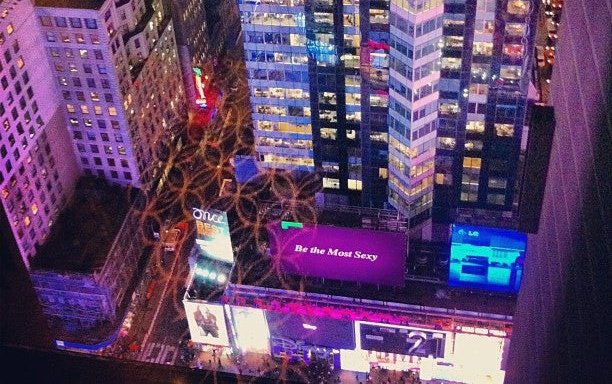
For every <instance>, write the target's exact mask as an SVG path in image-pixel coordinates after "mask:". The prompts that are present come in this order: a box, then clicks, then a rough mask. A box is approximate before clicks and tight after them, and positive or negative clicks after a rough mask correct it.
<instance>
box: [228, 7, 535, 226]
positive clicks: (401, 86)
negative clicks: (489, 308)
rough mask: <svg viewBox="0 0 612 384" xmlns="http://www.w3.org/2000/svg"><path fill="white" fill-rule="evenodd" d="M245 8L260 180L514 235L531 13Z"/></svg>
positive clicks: (447, 9)
mask: <svg viewBox="0 0 612 384" xmlns="http://www.w3.org/2000/svg"><path fill="white" fill-rule="evenodd" d="M239 4H240V11H241V17H242V25H243V30H244V39H245V54H246V60H247V68H248V76H249V85H250V87H251V101H252V108H253V113H254V114H253V120H254V124H255V136H256V148H257V152H258V156H259V162H260V164H261V165H263V167H265V168H272V169H279V168H280V169H289V170H303V171H308V172H313V171H317V172H319V173H320V174H321V175H322V183H323V192H324V196H325V201H326V202H332V203H338V204H348V205H361V206H368V207H393V208H395V209H397V210H398V211H399V212H401V213H402V214H403V215H405V216H407V217H410V218H411V221H412V224H413V225H415V224H418V223H420V222H423V221H424V220H426V219H428V218H430V217H432V207H434V208H435V209H434V210H433V216H434V218H436V219H440V220H442V221H443V222H446V221H449V222H450V221H455V220H460V221H461V220H463V219H465V220H464V221H468V222H472V223H481V224H485V222H481V221H480V216H482V219H483V220H485V219H486V220H485V221H487V222H488V221H490V218H491V217H494V219H495V220H499V219H511V220H510V221H508V222H505V223H502V226H516V225H514V224H515V223H513V222H512V218H514V217H515V216H516V212H517V206H518V196H519V194H518V192H517V191H518V189H519V187H520V183H519V179H520V177H521V172H520V169H521V166H520V164H521V159H522V157H521V153H522V152H521V151H522V149H524V147H525V144H526V134H527V130H525V129H524V126H525V124H526V117H527V111H528V108H527V93H528V89H529V73H530V65H531V60H530V57H531V52H532V51H533V36H534V30H535V25H534V23H535V19H536V18H535V9H536V7H537V4H536V2H535V1H533V0H446V1H444V0H392V1H385V0H383V1H375V0H370V1H364V0H361V1H358V0H268V1H265V2H261V1H257V0H239ZM478 212H484V214H482V215H479V214H477V213H478ZM491 213H493V215H491Z"/></svg>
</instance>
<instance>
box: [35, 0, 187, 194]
mask: <svg viewBox="0 0 612 384" xmlns="http://www.w3.org/2000/svg"><path fill="white" fill-rule="evenodd" d="M36 14H37V16H38V18H39V23H40V29H41V31H42V34H43V38H44V48H45V51H46V53H47V57H48V60H49V62H50V64H51V67H52V72H51V73H53V74H54V75H55V76H54V77H55V79H56V81H57V86H58V88H59V91H60V94H61V97H60V100H61V103H62V104H63V106H64V108H65V113H66V116H67V120H68V126H69V133H70V136H71V137H72V141H73V145H74V148H75V153H76V154H77V157H78V161H79V164H80V166H81V168H82V169H83V170H84V172H85V173H86V174H93V175H97V176H99V177H102V178H106V179H108V180H111V181H112V182H114V183H117V184H122V185H134V186H140V184H141V181H143V180H142V179H141V178H145V177H146V176H145V175H144V173H145V170H146V168H147V166H148V164H149V163H150V161H151V159H152V153H153V147H154V145H155V142H156V139H155V133H157V132H158V130H160V129H163V128H165V127H166V126H167V125H168V124H169V122H170V120H171V119H172V118H173V114H174V110H176V108H177V107H178V105H179V104H180V103H181V98H182V94H183V87H182V84H181V81H180V78H177V77H176V76H175V74H176V73H178V71H179V68H180V67H179V65H178V56H177V52H176V42H175V40H174V33H173V26H172V21H171V19H170V14H169V12H168V11H167V10H166V8H165V7H164V4H163V3H162V2H161V1H159V0H155V1H153V0H151V1H144V2H136V1H125V2H119V3H117V2H113V1H94V2H90V3H81V2H78V1H72V2H62V3H56V2H55V1H53V0H41V1H37V2H36Z"/></svg>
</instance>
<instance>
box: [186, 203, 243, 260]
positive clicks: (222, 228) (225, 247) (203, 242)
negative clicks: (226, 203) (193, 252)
mask: <svg viewBox="0 0 612 384" xmlns="http://www.w3.org/2000/svg"><path fill="white" fill-rule="evenodd" d="M192 215H193V218H194V219H195V222H196V243H197V244H198V246H199V247H200V251H201V254H202V256H205V257H210V258H212V259H215V260H220V261H223V262H227V263H233V262H234V251H233V249H232V240H231V237H230V234H229V225H228V222H227V214H226V213H225V212H223V211H217V210H214V209H208V210H202V209H198V208H192Z"/></svg>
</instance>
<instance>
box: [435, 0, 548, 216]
mask: <svg viewBox="0 0 612 384" xmlns="http://www.w3.org/2000/svg"><path fill="white" fill-rule="evenodd" d="M445 3H446V8H445V15H444V26H443V29H444V30H443V33H444V46H443V53H442V62H441V72H442V79H441V81H440V106H439V127H438V139H437V149H436V151H437V154H436V175H435V194H434V205H435V207H434V212H435V214H434V216H435V218H436V219H440V220H441V221H468V222H472V223H482V224H492V223H495V224H496V225H504V226H513V224H512V220H513V217H514V216H515V215H516V212H517V209H518V189H519V188H520V183H519V178H520V168H521V167H520V164H521V162H520V155H521V150H522V149H524V146H525V143H526V141H527V130H526V129H525V128H524V126H525V125H526V122H525V120H526V116H527V113H528V107H527V96H528V90H529V84H530V81H529V80H530V76H529V73H530V68H531V64H532V57H531V56H532V52H533V40H534V33H535V20H536V17H535V16H536V11H535V8H536V7H537V2H535V1H529V0H509V1H496V0H447V1H446V2H445Z"/></svg>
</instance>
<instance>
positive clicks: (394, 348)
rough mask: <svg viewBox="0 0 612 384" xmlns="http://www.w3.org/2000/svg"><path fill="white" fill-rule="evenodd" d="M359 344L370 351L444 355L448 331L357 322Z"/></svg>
mask: <svg viewBox="0 0 612 384" xmlns="http://www.w3.org/2000/svg"><path fill="white" fill-rule="evenodd" d="M357 332H358V335H359V345H358V346H357V348H359V349H362V350H368V351H378V352H390V353H397V354H400V355H409V356H420V357H429V356H431V357H434V358H443V357H444V347H445V341H446V333H444V332H439V331H434V330H427V329H420V328H413V327H402V326H392V325H384V324H377V323H367V322H357Z"/></svg>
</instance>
